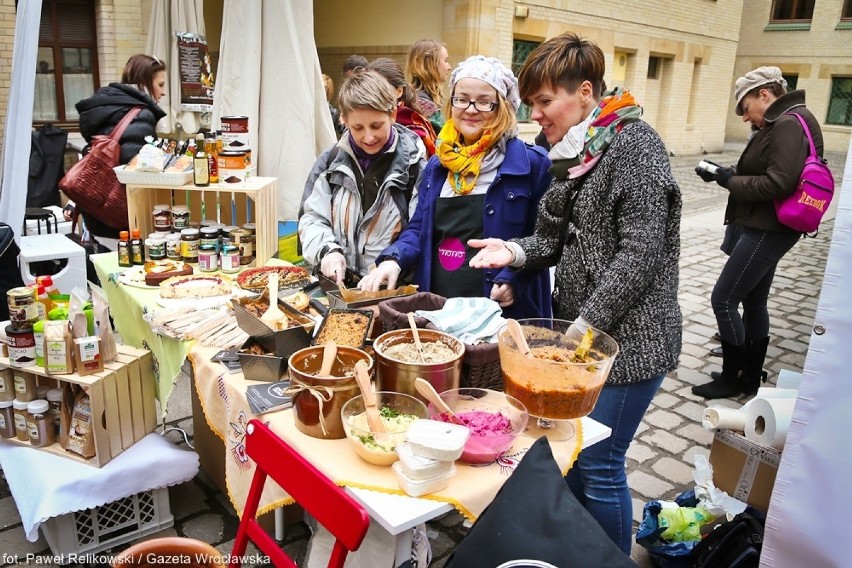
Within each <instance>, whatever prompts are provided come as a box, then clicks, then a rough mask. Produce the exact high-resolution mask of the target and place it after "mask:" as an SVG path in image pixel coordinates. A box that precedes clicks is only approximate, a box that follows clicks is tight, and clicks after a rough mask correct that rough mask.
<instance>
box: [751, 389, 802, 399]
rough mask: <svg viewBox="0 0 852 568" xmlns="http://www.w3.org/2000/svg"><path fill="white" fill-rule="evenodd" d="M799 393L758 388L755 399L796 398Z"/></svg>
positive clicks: (793, 390)
mask: <svg viewBox="0 0 852 568" xmlns="http://www.w3.org/2000/svg"><path fill="white" fill-rule="evenodd" d="M797 396H799V391H797V390H796V389H779V388H775V387H760V388H759V389H757V398H796V397H797Z"/></svg>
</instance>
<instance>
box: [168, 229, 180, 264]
mask: <svg viewBox="0 0 852 568" xmlns="http://www.w3.org/2000/svg"><path fill="white" fill-rule="evenodd" d="M166 258H168V259H170V260H180V234H178V233H172V234H171V235H169V236H168V237H167V238H166Z"/></svg>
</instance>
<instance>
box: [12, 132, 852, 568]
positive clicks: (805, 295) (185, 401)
mask: <svg viewBox="0 0 852 568" xmlns="http://www.w3.org/2000/svg"><path fill="white" fill-rule="evenodd" d="M740 151H741V147H730V148H726V151H725V152H723V153H720V154H711V155H707V156H705V158H706V159H710V160H713V161H716V162H720V163H723V164H729V163H734V162H735V161H736V159H737V158H738V156H739V153H740ZM829 158H830V164H831V165H832V167H833V169H834V171H835V174H836V175H837V177H838V187H839V183H840V181H839V180H840V178H839V176H840V174H841V173H842V170H843V167H844V164H845V163H846V156H845V155H843V154H835V155H831V156H829ZM698 159H700V157H696V156H673V157H672V167H673V170H674V173H675V176H676V178H677V179H678V182H679V183H680V187H681V190H682V192H683V201H684V213H683V222H682V231H681V236H682V252H681V273H680V303H681V308H682V310H683V353H682V354H681V359H680V365H679V367H678V369H677V370H676V371H675V372H673V373H671V374H670V375H669V376H668V377H667V378H666V380H665V381H664V382H663V385H662V388H661V389H660V391H659V393H657V395H656V396H655V397H654V401H653V403H652V405H651V407H650V408H649V409H648V412H647V414H646V416H645V419H644V420H643V422H642V424H641V426H640V428H639V431H638V432H637V434H636V438H635V440H634V442H633V444H632V445H631V447H630V450H629V452H628V464H627V467H628V481H629V483H630V488H631V490H632V493H633V504H634V520H635V521H636V522H637V523H638V521H639V520H640V518H641V512H642V506H643V504H644V503H645V502H647V501H649V500H652V499H671V498H673V497H674V496H675V495H677V494H678V493H680V492H681V491H683V490H685V489H687V488H688V487H690V486H691V484H692V483H693V480H692V469H693V458H694V456H695V455H696V454H705V455H706V454H708V453H709V446H710V442H711V440H712V436H713V435H712V433H711V432H708V431H706V430H704V429H702V428H701V426H700V420H701V416H702V413H703V409H704V407H705V404H704V402H703V401H702V400H701V399H699V398H698V397H695V396H693V395H692V394H691V392H690V387H691V386H692V385H695V384H700V383H703V382H705V381H706V380H707V378H708V373H709V372H710V371H711V370H716V369H719V363H720V359H718V358H714V357H711V356H709V354H708V349H709V348H711V347H714V346H715V343H714V342H713V340H712V336H713V334H714V333H715V331H716V330H715V319H714V317H713V313H712V311H711V308H710V300H709V298H710V291H711V290H712V287H713V284H714V283H715V280H716V277H717V275H718V274H719V271H720V270H721V267H722V265H723V263H724V258H725V257H724V255H723V254H722V253H721V252H720V251H719V243H720V242H721V238H722V234H723V229H722V225H721V223H722V214H723V211H724V204H725V199H726V192H725V191H724V190H723V189H722V188H719V187H718V186H716V185H715V184H704V183H703V182H701V181H700V179H698V177H697V176H695V174H694V173H693V168H694V166H695V164H696V162H697V161H698ZM837 201H838V200H837V199H835V203H836V202H837ZM832 229H833V221H828V222H826V223H825V224H824V225H823V228H822V229H821V232H820V234H819V236H818V237H817V238H816V239H807V240H803V241H802V242H800V243H799V244H797V245H796V246H795V247H794V248H793V250H792V251H791V252H790V253H789V254H788V255H787V256H786V257H785V258H784V259H783V260H782V261H781V263H780V265H779V267H778V270H777V274H776V277H775V283H774V286H773V289H772V294H771V295H770V299H769V310H770V314H771V318H772V319H771V329H772V340H771V343H770V346H769V350H768V353H767V362H766V368H767V369H768V370H769V372H770V382H774V380H775V378H776V377H777V375H778V371H779V370H781V369H793V370H801V369H802V368H803V365H804V360H805V355H806V352H807V349H808V342H809V340H810V333H811V324H812V321H813V317H814V313H815V310H816V305H817V298H818V295H819V292H820V288H821V285H822V276H823V271H824V267H825V261H826V257H827V254H828V248H829V242H830V239H831V232H832ZM742 402H743V400H726V401H722V403H723V404H728V405H731V406H738V405H739V404H741V403H742ZM168 426H169V427H170V428H172V427H174V428H180V429H183V430H184V431H185V432H187V434H188V436H189V441H190V442H191V440H192V421H191V409H190V405H189V381H188V379H187V378H186V377H182V378H181V379H180V380H179V381H178V384H177V387H176V389H175V393H174V395H173V396H172V400H171V402H170V406H169V417H168ZM166 435H167V436H168V437H169V439H171V440H172V441H174V442H176V443H181V444H183V443H185V441H184V439H183V436H182V435H181V434H180V433H179V432H178V431H176V430H172V431H170V432H169V433H167V434H166ZM169 493H170V497H171V512H172V514H173V515H174V518H175V524H174V527H172V528H169V529H167V530H164V531H162V532H161V533H158V535H159V536H165V535H184V536H189V537H194V538H197V539H200V540H203V541H206V542H210V543H213V544H214V545H215V546H216V547H217V548H219V549H220V550H221V551H223V552H230V550H231V546H232V544H233V538H234V535H235V531H236V526H237V519H236V516H235V515H234V511H233V508H232V507H231V505H230V503H229V502H228V499H227V497H225V496H223V495H222V494H221V493H220V492H218V491H217V490H215V489H213V485H212V484H211V483H210V482H209V481H208V479H207V478H206V477H205V476H204V475H203V474H199V475H198V476H197V477H196V478H195V479H193V480H191V481H189V482H187V483H184V484H182V485H180V486H177V487H172V488H171V489H170V491H169ZM466 532H467V529H466V528H465V527H464V526H463V524H462V518H461V517H460V516H459V515H457V514H449V515H446V516H444V517H442V518H440V519H437V520H435V521H433V522H431V523H428V525H427V533H428V535H429V539H430V542H431V545H432V553H433V561H432V563H431V564H430V566H432V567H436V568H440V567H442V566H443V565H444V562H445V561H446V558H447V556H448V555H449V553H450V552H451V551H452V549H453V547H454V546H455V544H457V543H458V542H459V541H460V540H461V539H462V538H464V535H465V534H466ZM308 535H309V533H308V530H307V527H306V526H305V525H303V524H296V525H291V526H290V527H288V529H287V534H286V539H285V543H284V546H285V548H286V549H287V550H288V551H289V552H290V553H291V554H292V555H293V556H294V557H295V558H296V559H297V560H299V559H301V558H303V557H304V553H305V549H306V543H307V537H308ZM125 546H126V545H122V546H119V547H117V548H116V551H118V550H121V549H123V548H124V547H125ZM250 551H251V549H250ZM109 552H110V551H106V552H105V554H108V553H109ZM28 554H29V555H37V556H41V557H42V558H39V559H38V560H39V562H38V563H39V564H40V565H42V566H51V565H53V564H52V563H51V562H49V561H46V559H45V558H44V556H46V555H49V554H50V549H49V547H48V546H47V543H46V541H45V540H44V538H43V537H40V538H39V540H38V541H37V542H34V543H31V542H28V541H27V540H26V539H25V538H24V533H23V530H22V526H21V522H20V518H19V517H18V512H17V509H16V507H15V504H14V501H13V499H12V497H11V495H10V493H9V489H8V487H7V486H6V484H5V479H3V480H0V566H9V565H31V564H33V563H35V560H36V559H32V557H31V559H30V560H29V561H27V555H28ZM633 557H634V559H635V560H636V561H637V563H638V564H639V565H640V566H642V567H645V566H651V563H650V560H649V558H648V557H647V554H646V553H645V551H644V550H643V549H642V548H641V547H638V546H634V551H633Z"/></svg>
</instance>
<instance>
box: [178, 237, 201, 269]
mask: <svg viewBox="0 0 852 568" xmlns="http://www.w3.org/2000/svg"><path fill="white" fill-rule="evenodd" d="M199 241H200V237H199V234H198V229H183V230H182V231H181V232H180V257H181V259H182V260H183V261H184V262H187V263H191V264H195V263H196V262H198V244H199Z"/></svg>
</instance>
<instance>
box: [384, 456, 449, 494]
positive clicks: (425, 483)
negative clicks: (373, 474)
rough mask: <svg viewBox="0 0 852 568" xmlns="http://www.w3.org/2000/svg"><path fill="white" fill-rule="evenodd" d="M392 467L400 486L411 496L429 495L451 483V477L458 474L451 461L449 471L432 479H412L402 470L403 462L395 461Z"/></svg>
mask: <svg viewBox="0 0 852 568" xmlns="http://www.w3.org/2000/svg"><path fill="white" fill-rule="evenodd" d="M391 469H393V472H394V474H396V481H397V483H399V488H400V489H402V490H403V491H405V492H406V493H407V494H408V495H410V496H411V497H420V496H421V495H428V494H430V493H434V492H436V491H440V490H441V489H444V488H445V487H447V486H448V485H449V484H450V478H452V477H453V476H454V475H455V474H456V466H454V465H453V464H452V462H450V470H449V472H447V473H445V474H444V475H439V476H438V477H432V478H430V479H419V480H418V479H411V478H410V477H408V476H407V475H405V473H404V472H403V471H402V462H396V463H394V464H393V465H392V466H391Z"/></svg>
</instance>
